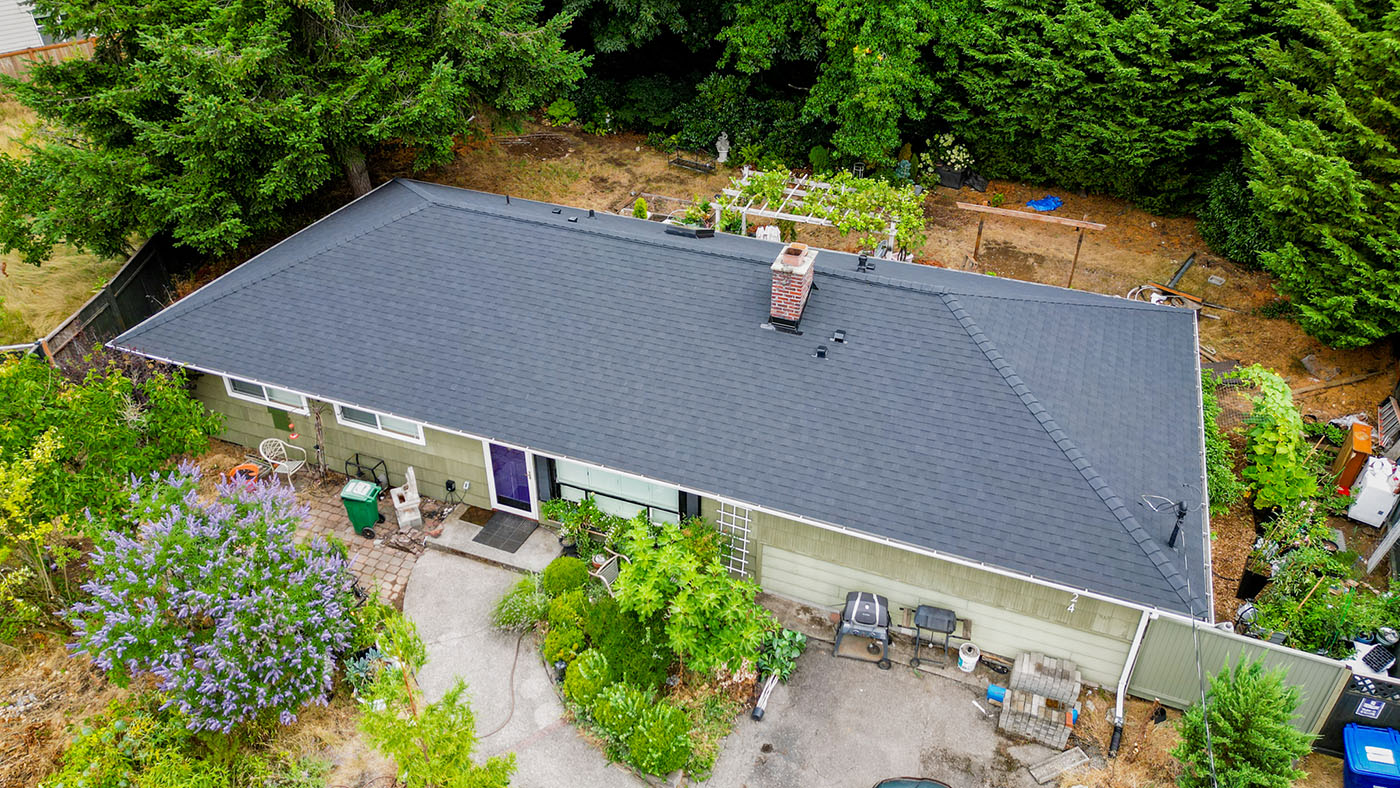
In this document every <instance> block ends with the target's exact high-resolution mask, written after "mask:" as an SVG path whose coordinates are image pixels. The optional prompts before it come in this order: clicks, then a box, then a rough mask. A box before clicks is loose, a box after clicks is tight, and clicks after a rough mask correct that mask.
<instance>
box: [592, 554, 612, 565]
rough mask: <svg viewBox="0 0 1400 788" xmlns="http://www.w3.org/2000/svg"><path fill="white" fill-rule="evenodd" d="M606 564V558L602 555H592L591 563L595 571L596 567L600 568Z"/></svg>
mask: <svg viewBox="0 0 1400 788" xmlns="http://www.w3.org/2000/svg"><path fill="white" fill-rule="evenodd" d="M607 562H608V557H607V556H605V555H603V554H602V553H594V554H593V559H592V561H591V563H592V564H593V568H594V569H597V568H598V567H600V566H602V565H603V564H606V563H607Z"/></svg>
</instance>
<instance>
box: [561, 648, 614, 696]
mask: <svg viewBox="0 0 1400 788" xmlns="http://www.w3.org/2000/svg"><path fill="white" fill-rule="evenodd" d="M611 682H612V679H611V676H610V675H609V671H608V658H607V657H605V656H603V652H601V651H599V650H598V649H596V648H590V649H587V650H586V651H583V652H582V653H580V654H579V655H578V659H576V660H574V661H573V662H572V663H570V664H569V672H568V673H567V674H566V675H565V676H564V697H566V698H568V699H569V700H571V701H573V702H574V703H577V704H579V705H580V706H583V707H584V708H590V707H591V706H592V705H593V698H594V697H596V696H597V695H598V693H599V692H601V691H602V689H603V688H604V687H606V686H608V684H610V683H611Z"/></svg>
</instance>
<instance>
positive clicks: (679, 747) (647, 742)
mask: <svg viewBox="0 0 1400 788" xmlns="http://www.w3.org/2000/svg"><path fill="white" fill-rule="evenodd" d="M627 751H628V760H629V761H630V762H631V764H632V765H633V766H635V767H637V768H638V769H640V770H642V771H644V772H646V773H647V774H655V775H658V776H660V775H666V774H670V773H671V772H673V771H675V770H677V769H679V768H681V767H682V766H685V764H686V762H687V761H689V760H690V718H689V717H688V716H686V713H685V712H684V711H683V710H681V709H678V708H676V707H675V706H672V705H671V704H670V703H667V702H665V701H662V702H660V703H657V704H655V705H652V706H649V707H647V709H646V710H645V711H643V712H642V717H641V719H640V720H638V721H637V724H636V726H635V727H634V728H633V730H632V736H631V738H630V739H629V740H628V742H627Z"/></svg>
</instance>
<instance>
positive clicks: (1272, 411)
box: [1237, 364, 1317, 509]
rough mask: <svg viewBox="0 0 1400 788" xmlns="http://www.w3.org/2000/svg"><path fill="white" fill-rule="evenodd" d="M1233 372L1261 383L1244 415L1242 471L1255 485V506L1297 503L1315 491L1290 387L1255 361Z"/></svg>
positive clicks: (1301, 422)
mask: <svg viewBox="0 0 1400 788" xmlns="http://www.w3.org/2000/svg"><path fill="white" fill-rule="evenodd" d="M1237 374H1239V375H1240V376H1241V377H1244V378H1246V379H1248V380H1250V381H1253V382H1254V383H1255V384H1256V385H1258V386H1259V388H1260V393H1259V394H1258V395H1257V396H1256V397H1255V398H1254V409H1253V410H1252V411H1251V412H1250V415H1249V423H1250V427H1249V429H1248V430H1247V432H1246V436H1247V437H1248V439H1249V442H1248V445H1247V451H1248V459H1249V463H1248V464H1247V465H1246V466H1245V468H1244V471H1243V474H1242V475H1243V476H1244V478H1245V479H1247V480H1248V481H1249V482H1250V484H1251V485H1252V486H1253V487H1254V489H1255V491H1256V494H1255V498H1254V506H1255V507H1256V508H1259V509H1268V508H1271V507H1274V506H1279V507H1285V508H1287V507H1291V506H1296V505H1297V504H1298V503H1299V502H1301V501H1303V500H1305V499H1308V498H1311V497H1313V496H1314V495H1316V494H1317V477H1316V476H1315V475H1314V474H1313V471H1312V469H1311V468H1310V467H1309V465H1308V463H1307V457H1308V455H1309V454H1310V453H1311V452H1310V451H1309V446H1308V445H1307V443H1306V441H1304V439H1303V418H1302V416H1301V415H1299V413H1298V409H1297V408H1296V407H1294V405H1293V392H1292V391H1290V390H1289V388H1288V383H1286V382H1285V381H1284V379H1283V378H1281V377H1279V376H1278V375H1277V374H1276V373H1273V372H1270V371H1269V370H1266V369H1264V368H1263V367H1260V366H1258V365H1257V364H1256V365H1254V366H1251V367H1247V368H1245V369H1243V370H1240V371H1239V372H1238V373H1237Z"/></svg>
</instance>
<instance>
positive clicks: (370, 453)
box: [195, 375, 490, 508]
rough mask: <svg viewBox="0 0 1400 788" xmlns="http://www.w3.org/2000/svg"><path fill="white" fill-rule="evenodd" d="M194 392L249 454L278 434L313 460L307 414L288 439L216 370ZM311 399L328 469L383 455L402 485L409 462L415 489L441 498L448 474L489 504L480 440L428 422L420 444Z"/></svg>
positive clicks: (295, 417)
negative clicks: (360, 425) (358, 425)
mask: <svg viewBox="0 0 1400 788" xmlns="http://www.w3.org/2000/svg"><path fill="white" fill-rule="evenodd" d="M195 395H196V396H197V397H198V398H199V400H200V401H201V402H203V403H204V405H205V406H206V407H208V408H209V409H210V410H213V411H217V412H219V413H222V414H224V433H223V434H222V435H221V436H220V437H221V438H223V439H224V440H226V441H230V442H232V443H237V444H239V445H241V446H246V447H248V449H249V453H250V454H256V453H257V446H258V444H259V443H261V442H262V440H263V439H264V438H281V439H282V440H284V441H287V442H288V443H292V444H295V445H297V446H300V447H301V448H303V449H306V451H307V455H308V459H310V460H312V461H313V462H314V460H315V456H316V449H315V446H316V428H315V424H314V419H313V418H312V417H311V416H309V415H306V416H303V415H301V414H297V413H292V414H289V415H290V417H291V420H292V423H293V424H294V425H295V426H296V431H297V433H298V434H299V435H300V437H299V438H297V439H296V440H291V439H290V438H289V437H288V433H287V432H286V431H285V430H281V429H278V427H277V426H276V423H275V421H274V417H273V413H272V412H271V411H270V410H269V409H268V408H267V407H266V406H263V405H258V404H256V403H252V402H248V401H246V400H241V399H236V398H234V397H230V396H229V395H228V391H227V390H226V389H225V388H224V381H223V379H222V378H220V377H218V376H216V375H204V376H202V377H201V378H200V379H199V381H198V382H197V383H196V386H195ZM311 404H312V405H313V406H315V405H318V404H319V405H321V406H322V407H323V408H324V410H323V412H322V414H321V429H322V432H323V434H324V435H325V440H326V465H327V467H329V468H330V469H331V470H333V471H338V472H343V471H344V470H345V461H346V460H347V459H349V458H350V456H351V455H353V454H355V453H356V452H359V453H360V454H361V455H363V456H367V457H375V458H378V459H381V460H384V464H385V465H386V466H387V467H388V469H389V479H390V481H391V482H392V483H393V484H394V485H400V484H403V482H404V472H405V471H406V470H407V469H408V466H410V465H411V466H413V469H414V472H415V473H416V475H417V476H418V490H419V492H421V493H422V494H423V495H425V496H428V497H431V498H437V499H442V498H443V497H445V496H446V494H447V493H446V489H445V487H444V482H446V481H447V480H448V479H452V480H454V481H456V482H457V486H458V490H459V491H460V490H461V488H462V486H463V483H464V482H470V483H471V486H470V488H468V490H467V491H466V492H465V493H462V494H461V498H462V500H463V501H465V502H466V503H469V504H473V505H475V506H481V507H484V508H490V497H489V496H490V490H489V488H488V487H487V483H486V457H485V452H484V451H483V449H482V445H481V441H478V440H475V439H473V438H464V437H462V436H460V435H453V434H451V433H447V432H441V431H439V430H435V429H433V428H431V427H428V428H425V429H424V431H423V433H424V434H423V437H424V445H422V446H419V445H417V444H413V443H406V442H404V441H400V440H395V439H393V438H386V437H384V436H381V435H375V434H373V433H369V432H365V431H363V430H357V429H354V428H353V427H346V426H344V425H342V424H340V423H339V422H337V421H336V418H335V409H334V407H332V406H331V405H329V404H325V403H317V402H315V401H314V400H313V401H312V403H311Z"/></svg>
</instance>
